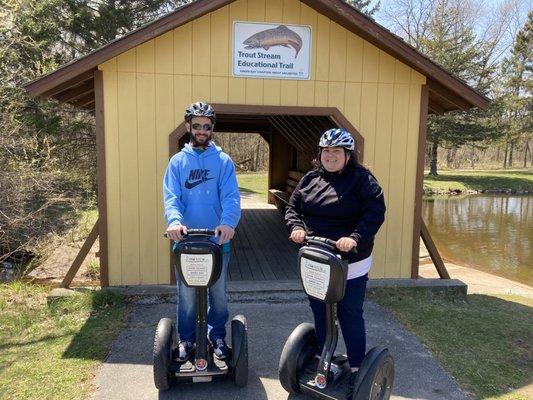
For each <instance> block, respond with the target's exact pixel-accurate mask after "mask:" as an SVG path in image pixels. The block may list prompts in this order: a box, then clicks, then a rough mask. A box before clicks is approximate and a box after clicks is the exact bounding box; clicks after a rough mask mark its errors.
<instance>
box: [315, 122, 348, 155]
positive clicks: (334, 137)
mask: <svg viewBox="0 0 533 400" xmlns="http://www.w3.org/2000/svg"><path fill="white" fill-rule="evenodd" d="M318 147H344V148H345V149H348V150H351V151H353V150H355V140H354V138H353V136H352V135H351V133H350V132H348V131H345V130H344V129H339V128H333V129H329V130H327V131H326V132H324V133H323V134H322V136H321V137H320V141H319V142H318Z"/></svg>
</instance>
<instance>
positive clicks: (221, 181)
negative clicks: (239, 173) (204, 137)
mask: <svg viewBox="0 0 533 400" xmlns="http://www.w3.org/2000/svg"><path fill="white" fill-rule="evenodd" d="M163 197H164V203H165V218H166V221H167V226H169V227H170V226H172V225H177V224H182V225H185V226H186V227H187V228H190V229H194V228H197V229H201V228H206V229H214V228H216V227H217V226H218V225H222V224H224V225H228V226H231V227H232V228H233V229H235V228H236V227H237V224H238V222H239V219H240V217H241V198H240V194H239V187H238V185H237V177H236V176H235V166H234V165H233V161H232V160H231V158H230V157H229V156H228V155H227V154H226V153H224V152H223V151H222V149H221V148H220V147H218V146H216V145H215V143H214V142H213V141H211V143H210V145H209V147H208V148H207V149H205V151H203V152H196V151H195V150H194V149H193V147H192V146H191V145H190V144H186V145H185V147H184V148H183V149H182V150H181V151H180V152H179V153H177V154H176V155H174V156H173V157H172V158H171V159H170V162H169V164H168V167H167V170H166V172H165V176H164V178H163Z"/></svg>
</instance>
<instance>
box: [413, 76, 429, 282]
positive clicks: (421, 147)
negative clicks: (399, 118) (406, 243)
mask: <svg viewBox="0 0 533 400" xmlns="http://www.w3.org/2000/svg"><path fill="white" fill-rule="evenodd" d="M421 90H422V95H421V98H420V120H419V126H418V158H417V166H416V186H415V204H414V206H415V212H414V221H413V247H412V255H411V278H412V279H418V264H419V255H420V229H421V227H420V224H421V223H422V195H423V194H424V159H425V155H426V154H425V151H426V124H427V117H428V105H429V89H428V85H422V88H421Z"/></svg>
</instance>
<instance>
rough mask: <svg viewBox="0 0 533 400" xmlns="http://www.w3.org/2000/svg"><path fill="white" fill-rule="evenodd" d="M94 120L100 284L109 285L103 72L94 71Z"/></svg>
mask: <svg viewBox="0 0 533 400" xmlns="http://www.w3.org/2000/svg"><path fill="white" fill-rule="evenodd" d="M94 95H95V120H96V175H97V181H98V225H99V226H98V237H99V243H100V251H99V253H100V286H102V287H106V286H109V259H108V242H107V239H108V237H107V194H106V159H105V120H104V74H103V72H102V71H95V73H94Z"/></svg>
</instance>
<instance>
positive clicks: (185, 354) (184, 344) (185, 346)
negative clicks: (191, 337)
mask: <svg viewBox="0 0 533 400" xmlns="http://www.w3.org/2000/svg"><path fill="white" fill-rule="evenodd" d="M193 348H194V343H192V342H188V341H185V340H183V341H181V342H180V344H179V346H178V348H177V349H176V353H175V360H176V361H179V362H185V361H187V360H188V359H189V356H190V355H191V352H192V349H193Z"/></svg>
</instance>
